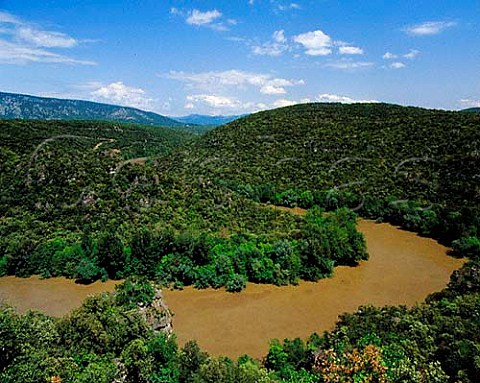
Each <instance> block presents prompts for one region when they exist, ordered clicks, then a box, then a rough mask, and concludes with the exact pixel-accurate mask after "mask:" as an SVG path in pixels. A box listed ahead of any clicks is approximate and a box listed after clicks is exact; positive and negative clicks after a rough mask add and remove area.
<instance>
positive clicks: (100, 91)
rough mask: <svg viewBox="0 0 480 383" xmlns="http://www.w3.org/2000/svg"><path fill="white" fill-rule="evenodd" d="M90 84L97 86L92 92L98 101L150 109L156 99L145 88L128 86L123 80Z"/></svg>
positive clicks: (92, 95)
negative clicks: (103, 83) (105, 83)
mask: <svg viewBox="0 0 480 383" xmlns="http://www.w3.org/2000/svg"><path fill="white" fill-rule="evenodd" d="M89 86H91V87H96V88H97V89H94V90H92V91H91V92H90V95H91V97H92V98H93V99H94V100H96V101H103V102H110V103H114V104H119V105H125V106H131V107H134V108H140V109H149V108H150V107H151V105H152V102H153V101H154V99H152V98H150V97H148V96H147V95H146V92H145V91H144V90H143V89H141V88H134V87H130V86H127V85H125V84H124V83H123V82H121V81H118V82H112V83H111V84H107V85H100V84H96V83H92V84H90V85H89Z"/></svg>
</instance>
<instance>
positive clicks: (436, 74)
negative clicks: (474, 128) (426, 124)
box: [0, 0, 480, 116]
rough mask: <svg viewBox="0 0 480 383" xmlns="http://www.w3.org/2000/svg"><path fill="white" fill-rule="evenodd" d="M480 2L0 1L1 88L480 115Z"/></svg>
mask: <svg viewBox="0 0 480 383" xmlns="http://www.w3.org/2000/svg"><path fill="white" fill-rule="evenodd" d="M479 32H480V2H479V1H477V0H475V1H473V0H462V1H458V0H456V1H450V0H447V1H442V0H435V1H434V0H430V1H422V0H417V1H405V0H389V1H379V0H368V1H362V0H359V1H334V0H293V1H286V0H285V1H284V0H236V1H209V0H204V1H180V0H178V1H164V0H156V1H154V0H125V1H114V0H102V1H98V0H78V1H71V0H69V1H66V0H44V1H38V0H22V1H18V0H12V1H9V0H4V1H2V0H0V90H1V91H7V92H18V93H26V94H33V95H41V96H51V97H60V98H79V99H85V100H93V101H99V102H106V103H114V104H122V105H129V106H134V107H139V108H142V109H146V110H152V111H155V112H158V113H161V114H165V115H173V116H175V115H186V114H191V113H202V114H224V115H229V114H238V113H248V112H253V111H257V110H261V109H269V108H274V107H278V106H284V105H289V104H293V103H298V102H313V101H323V102H335V101H339V102H356V101H382V102H391V103H398V104H402V105H416V106H423V107H431V108H443V109H461V108H466V107H471V106H480V33H479Z"/></svg>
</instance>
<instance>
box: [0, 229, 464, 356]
mask: <svg viewBox="0 0 480 383" xmlns="http://www.w3.org/2000/svg"><path fill="white" fill-rule="evenodd" d="M359 230H360V231H361V232H363V233H364V235H365V238H366V241H367V249H368V253H369V254H370V259H369V260H368V261H367V262H363V263H361V264H360V265H359V266H358V267H343V266H342V267H337V268H335V276H334V277H333V278H331V279H325V280H321V281H320V282H318V283H308V282H301V283H300V284H299V285H298V286H285V287H276V286H270V285H255V284H248V286H247V288H246V289H245V290H244V291H242V292H241V293H238V294H231V293H227V292H225V291H224V290H213V289H207V290H195V289H193V288H190V287H188V288H185V289H184V290H182V291H179V290H177V291H164V295H165V298H166V302H167V304H168V305H169V307H170V309H171V310H172V311H173V312H174V314H175V316H174V330H175V333H176V334H177V337H178V340H179V343H180V344H181V345H182V344H183V343H184V342H186V341H187V340H190V339H196V340H197V341H198V342H199V344H200V346H201V347H202V348H203V349H205V350H206V351H208V352H209V353H211V354H213V355H220V354H221V355H227V356H230V357H237V356H239V355H242V354H245V353H246V354H249V355H251V356H254V357H261V356H263V355H265V353H266V351H267V349H268V341H269V340H270V339H272V338H279V339H284V338H287V337H288V338H292V337H302V338H306V337H308V336H309V335H310V334H311V333H312V332H320V333H321V332H323V331H324V330H328V329H331V328H332V327H333V326H334V324H335V321H336V318H337V317H338V315H339V314H341V313H343V312H351V311H354V310H356V308H357V307H358V306H359V305H362V304H373V305H398V304H405V305H413V304H415V303H417V302H421V301H422V300H424V299H425V297H426V296H427V295H428V294H430V293H432V292H434V291H438V290H441V289H442V288H444V287H445V286H446V284H447V282H448V280H449V276H450V274H451V273H452V272H453V270H455V269H457V268H459V267H461V265H462V264H463V262H464V261H463V260H459V259H455V258H451V257H449V256H447V250H448V249H447V248H446V247H444V246H442V245H440V244H438V243H437V242H436V241H434V240H432V239H428V238H422V237H419V236H417V235H416V234H414V233H411V232H407V231H402V230H400V229H398V228H396V227H394V226H391V225H389V224H384V223H383V224H377V223H375V222H372V221H366V220H360V221H359ZM114 286H115V283H114V282H112V281H109V282H107V283H100V282H96V283H94V284H92V285H89V286H82V285H77V284H75V283H74V282H73V281H71V280H67V279H64V278H53V279H47V280H40V279H39V278H37V277H32V278H27V279H22V278H14V277H4V278H0V299H6V300H8V301H9V302H10V303H11V304H13V305H14V306H16V307H17V308H18V309H19V310H21V311H24V310H26V309H37V310H42V311H44V312H46V313H48V314H50V315H55V316H61V315H63V314H65V313H67V312H68V311H69V310H71V309H72V308H75V307H78V306H79V305H80V304H81V302H82V300H83V299H84V298H85V297H86V296H88V295H90V294H94V293H97V292H100V291H111V290H113V288H114Z"/></svg>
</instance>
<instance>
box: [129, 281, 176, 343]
mask: <svg viewBox="0 0 480 383" xmlns="http://www.w3.org/2000/svg"><path fill="white" fill-rule="evenodd" d="M138 309H139V312H140V314H141V315H142V316H143V317H144V318H145V321H146V322H147V323H148V325H149V326H150V327H151V329H152V330H153V331H156V332H165V333H167V334H169V335H170V334H172V332H173V323H172V313H171V311H170V310H169V308H168V306H167V305H166V304H165V301H164V299H163V293H162V290H160V289H158V288H157V289H156V293H155V298H154V299H153V302H152V303H151V304H149V305H143V304H141V305H140V306H139V308H138Z"/></svg>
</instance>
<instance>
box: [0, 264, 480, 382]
mask: <svg viewBox="0 0 480 383" xmlns="http://www.w3.org/2000/svg"><path fill="white" fill-rule="evenodd" d="M151 291H152V287H151V285H150V284H149V282H147V281H146V280H142V279H136V280H127V281H126V282H125V283H124V284H122V285H120V286H119V287H117V291H116V293H115V294H113V295H112V294H102V295H99V296H95V297H91V298H88V299H87V300H86V301H85V302H84V304H83V305H82V307H80V308H79V309H77V310H75V311H73V312H72V313H71V314H69V315H67V316H66V317H64V318H61V319H54V318H50V317H47V316H45V315H43V314H40V313H34V312H28V313H26V314H24V315H18V314H16V313H15V312H14V310H13V309H12V308H10V307H8V306H3V307H1V308H0V335H1V336H0V349H1V350H2V352H1V353H0V381H2V382H25V383H29V382H32V383H37V382H50V381H54V379H57V380H56V381H59V382H62V383H67V382H68V383H71V382H72V383H73V382H75V383H77V382H85V383H86V382H92V381H95V382H112V381H122V382H132V383H133V382H152V383H154V382H198V383H203V382H205V383H206V382H227V383H230V382H231V383H237V382H246V383H249V382H252V383H254V382H268V383H273V382H284V383H293V382H295V383H302V382H305V383H307V382H309V383H310V382H318V383H333V382H411V383H423V382H425V383H427V382H442V383H443V382H444V383H448V382H452V383H453V382H462V383H475V382H476V381H477V378H478V376H479V374H480V363H479V358H480V354H479V350H480V332H479V331H478V329H479V323H480V264H479V263H478V261H471V262H469V263H467V264H466V265H465V266H464V267H463V268H462V269H460V270H458V271H456V272H455V273H454V274H453V276H452V278H451V281H450V283H449V285H448V287H447V288H446V289H445V290H443V291H442V292H439V293H436V294H434V295H432V296H430V297H429V298H428V299H427V302H426V303H423V304H420V305H418V306H416V307H413V308H411V309H407V308H406V307H383V308H375V307H371V306H366V307H360V308H359V309H358V311H357V312H356V313H353V314H344V315H342V316H341V317H340V319H339V321H338V323H337V325H336V327H335V329H334V330H333V331H330V332H326V333H324V334H323V335H322V336H319V335H317V334H313V335H312V336H311V337H310V338H309V339H308V340H307V341H306V342H304V341H302V340H301V339H298V338H297V339H294V340H288V339H286V340H284V341H283V342H280V341H278V340H273V341H272V342H271V344H270V349H269V352H268V354H267V355H266V356H265V358H264V359H263V360H262V361H259V360H253V359H251V358H249V357H248V356H243V357H241V358H239V359H238V360H237V361H233V360H230V359H228V358H225V357H218V358H214V357H210V356H209V355H208V354H207V353H205V352H203V351H202V350H201V349H200V348H199V347H198V345H197V344H196V343H195V342H193V341H191V342H188V343H186V344H185V345H184V346H183V348H179V347H178V346H177V343H176V341H175V337H174V336H173V335H172V336H168V335H166V334H165V333H155V332H153V331H152V330H151V329H150V328H149V327H148V325H147V324H146V322H145V320H144V318H143V317H142V316H141V315H139V314H138V312H137V311H136V310H135V307H136V306H138V305H139V304H148V303H149V302H150V301H151V299H152V294H151ZM132 308H133V310H132Z"/></svg>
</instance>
